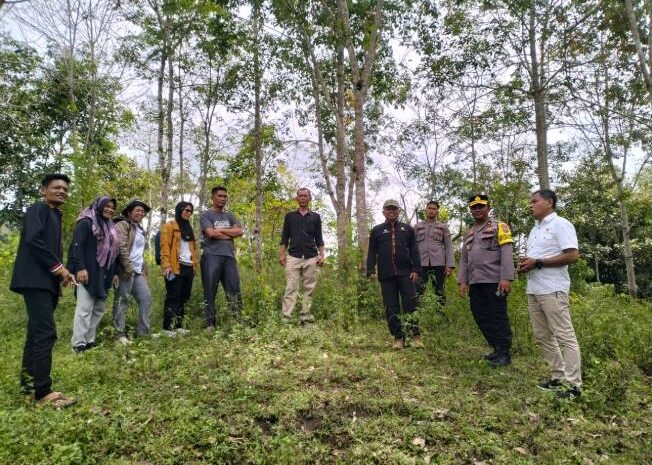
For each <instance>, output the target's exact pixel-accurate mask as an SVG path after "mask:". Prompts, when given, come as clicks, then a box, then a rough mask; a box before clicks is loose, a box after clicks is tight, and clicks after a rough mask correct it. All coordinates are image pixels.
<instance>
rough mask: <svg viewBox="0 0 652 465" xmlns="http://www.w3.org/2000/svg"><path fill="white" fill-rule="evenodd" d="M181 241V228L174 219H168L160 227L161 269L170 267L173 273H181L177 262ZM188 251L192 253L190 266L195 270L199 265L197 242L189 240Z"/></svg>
mask: <svg viewBox="0 0 652 465" xmlns="http://www.w3.org/2000/svg"><path fill="white" fill-rule="evenodd" d="M180 242H181V229H179V225H178V224H177V221H176V220H172V221H168V222H167V223H165V224H164V225H163V227H162V228H161V270H165V269H166V268H171V269H172V272H173V273H174V274H179V273H181V265H180V264H179V244H180ZM190 253H191V254H192V267H193V269H194V271H195V272H196V271H197V266H198V265H199V260H198V253H197V242H196V241H191V242H190Z"/></svg>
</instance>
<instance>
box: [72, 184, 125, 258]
mask: <svg viewBox="0 0 652 465" xmlns="http://www.w3.org/2000/svg"><path fill="white" fill-rule="evenodd" d="M109 202H113V205H114V206H117V203H116V201H115V199H112V198H111V197H108V196H106V195H103V196H100V197H98V198H96V199H95V200H94V201H93V203H92V204H91V206H90V207H88V208H85V209H84V210H82V211H81V213H80V214H79V216H78V217H77V221H80V220H83V219H88V220H90V221H91V230H92V232H93V236H95V238H96V239H97V255H96V258H97V263H98V264H99V265H100V267H102V268H108V267H109V266H111V264H112V263H113V262H114V260H115V259H116V257H117V256H118V252H119V250H120V239H119V238H118V231H117V230H116V228H115V225H114V224H113V220H112V219H108V220H107V219H105V218H104V217H103V216H102V211H103V210H104V208H105V207H106V206H107V205H108V203H109Z"/></svg>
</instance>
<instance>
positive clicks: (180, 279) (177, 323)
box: [163, 264, 195, 331]
mask: <svg viewBox="0 0 652 465" xmlns="http://www.w3.org/2000/svg"><path fill="white" fill-rule="evenodd" d="M194 278H195V273H194V271H193V268H192V266H188V265H183V264H182V265H181V270H180V273H179V274H178V275H176V277H175V278H174V279H173V280H172V281H168V280H167V279H166V280H165V291H166V293H165V303H164V304H163V329H165V330H168V331H172V330H173V329H176V328H182V327H183V317H184V316H185V314H186V312H185V304H186V302H188V299H190V291H191V290H192V281H193V279H194Z"/></svg>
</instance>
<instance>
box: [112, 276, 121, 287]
mask: <svg viewBox="0 0 652 465" xmlns="http://www.w3.org/2000/svg"><path fill="white" fill-rule="evenodd" d="M111 284H112V285H113V287H114V288H115V289H117V288H118V286H119V285H120V277H119V276H118V275H117V274H116V275H114V276H113V279H112V280H111Z"/></svg>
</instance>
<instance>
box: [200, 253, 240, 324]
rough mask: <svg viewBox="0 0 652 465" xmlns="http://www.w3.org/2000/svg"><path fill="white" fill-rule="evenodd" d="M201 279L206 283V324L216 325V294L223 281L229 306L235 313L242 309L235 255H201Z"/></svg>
mask: <svg viewBox="0 0 652 465" xmlns="http://www.w3.org/2000/svg"><path fill="white" fill-rule="evenodd" d="M200 264H201V280H202V284H203V285H204V317H205V319H206V326H215V296H216V295H217V284H218V283H222V287H223V288H224V293H225V294H226V300H227V302H228V304H229V308H230V309H231V311H232V312H233V313H234V314H238V313H240V312H241V311H242V295H241V293H240V273H239V272H238V262H237V261H236V260H235V258H234V257H227V256H224V255H206V254H203V255H202V257H201V262H200Z"/></svg>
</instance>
